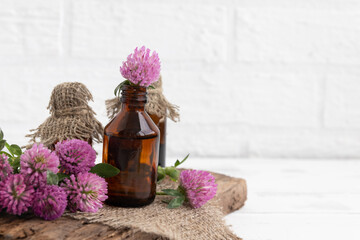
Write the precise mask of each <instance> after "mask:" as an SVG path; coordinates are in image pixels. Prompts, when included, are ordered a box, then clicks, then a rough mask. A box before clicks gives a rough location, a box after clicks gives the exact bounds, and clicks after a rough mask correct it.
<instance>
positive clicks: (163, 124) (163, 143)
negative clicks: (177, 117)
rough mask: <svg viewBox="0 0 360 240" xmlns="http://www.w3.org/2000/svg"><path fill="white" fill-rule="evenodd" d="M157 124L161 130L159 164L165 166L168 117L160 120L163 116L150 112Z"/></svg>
mask: <svg viewBox="0 0 360 240" xmlns="http://www.w3.org/2000/svg"><path fill="white" fill-rule="evenodd" d="M149 116H150V117H151V119H152V120H153V121H154V123H155V124H156V126H157V127H158V128H159V130H160V150H159V166H161V167H165V165H166V160H165V158H166V119H167V118H166V117H165V118H164V120H163V121H160V119H161V117H158V116H157V115H156V114H149Z"/></svg>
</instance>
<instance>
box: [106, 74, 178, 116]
mask: <svg viewBox="0 0 360 240" xmlns="http://www.w3.org/2000/svg"><path fill="white" fill-rule="evenodd" d="M152 86H153V87H154V88H148V89H147V103H146V105H145V111H146V112H147V113H149V114H154V115H157V116H158V117H160V122H163V121H164V119H165V118H170V119H171V120H173V121H174V122H177V121H179V120H180V115H179V107H178V106H176V105H174V104H172V103H170V102H169V101H168V100H167V99H166V98H165V96H164V94H163V88H162V79H161V76H160V78H159V80H158V81H156V82H155V83H153V84H152ZM105 105H106V111H107V115H108V117H109V119H113V118H114V117H115V116H116V114H117V113H118V112H119V111H120V109H121V102H120V98H118V97H115V98H112V99H109V100H106V101H105Z"/></svg>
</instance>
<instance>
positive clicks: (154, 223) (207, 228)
mask: <svg viewBox="0 0 360 240" xmlns="http://www.w3.org/2000/svg"><path fill="white" fill-rule="evenodd" d="M176 187H177V184H176V183H174V182H172V181H170V180H168V179H166V180H165V181H163V182H161V183H160V184H158V191H160V189H165V188H176ZM166 198H169V197H168V196H157V197H156V198H155V201H154V203H152V204H150V205H148V206H145V207H141V208H120V207H111V206H107V205H105V206H104V207H103V208H102V209H100V210H99V212H97V213H66V216H69V217H71V218H74V219H78V220H86V221H87V222H89V223H101V224H104V225H107V226H109V227H112V228H115V229H117V230H118V231H120V232H122V234H123V238H122V239H134V238H132V237H131V236H133V235H134V234H136V233H139V232H143V233H148V234H149V235H147V236H148V237H146V238H144V239H149V238H150V239H174V240H175V239H179V240H180V239H181V240H192V239H193V240H212V239H214V240H219V239H227V240H232V239H236V240H239V239H240V238H239V237H237V236H236V235H235V234H234V233H232V231H231V230H230V229H229V228H228V226H226V224H225V222H224V220H223V216H224V215H223V213H222V211H221V208H220V207H219V205H218V204H217V203H216V201H213V200H212V201H210V202H208V203H207V204H205V205H204V206H202V207H201V208H198V209H192V208H190V207H189V206H187V205H185V206H181V207H179V208H176V209H168V208H167V204H166V203H163V202H162V201H161V200H162V199H166ZM140 235H141V234H140ZM137 236H139V235H137ZM149 236H151V237H149ZM136 239H139V238H136Z"/></svg>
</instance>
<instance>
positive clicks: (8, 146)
mask: <svg viewBox="0 0 360 240" xmlns="http://www.w3.org/2000/svg"><path fill="white" fill-rule="evenodd" d="M5 147H6V148H7V150H8V151H9V153H10V154H11V156H14V153H13V152H12V150H11V147H10V145H9V144H8V143H7V142H5Z"/></svg>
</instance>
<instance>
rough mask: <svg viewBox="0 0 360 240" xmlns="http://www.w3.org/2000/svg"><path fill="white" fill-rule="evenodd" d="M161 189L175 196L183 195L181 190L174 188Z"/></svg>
mask: <svg viewBox="0 0 360 240" xmlns="http://www.w3.org/2000/svg"><path fill="white" fill-rule="evenodd" d="M161 191H162V192H164V193H166V194H167V195H170V196H175V197H179V196H180V197H181V196H184V195H183V194H182V193H181V192H179V191H178V190H175V189H162V190H161Z"/></svg>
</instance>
